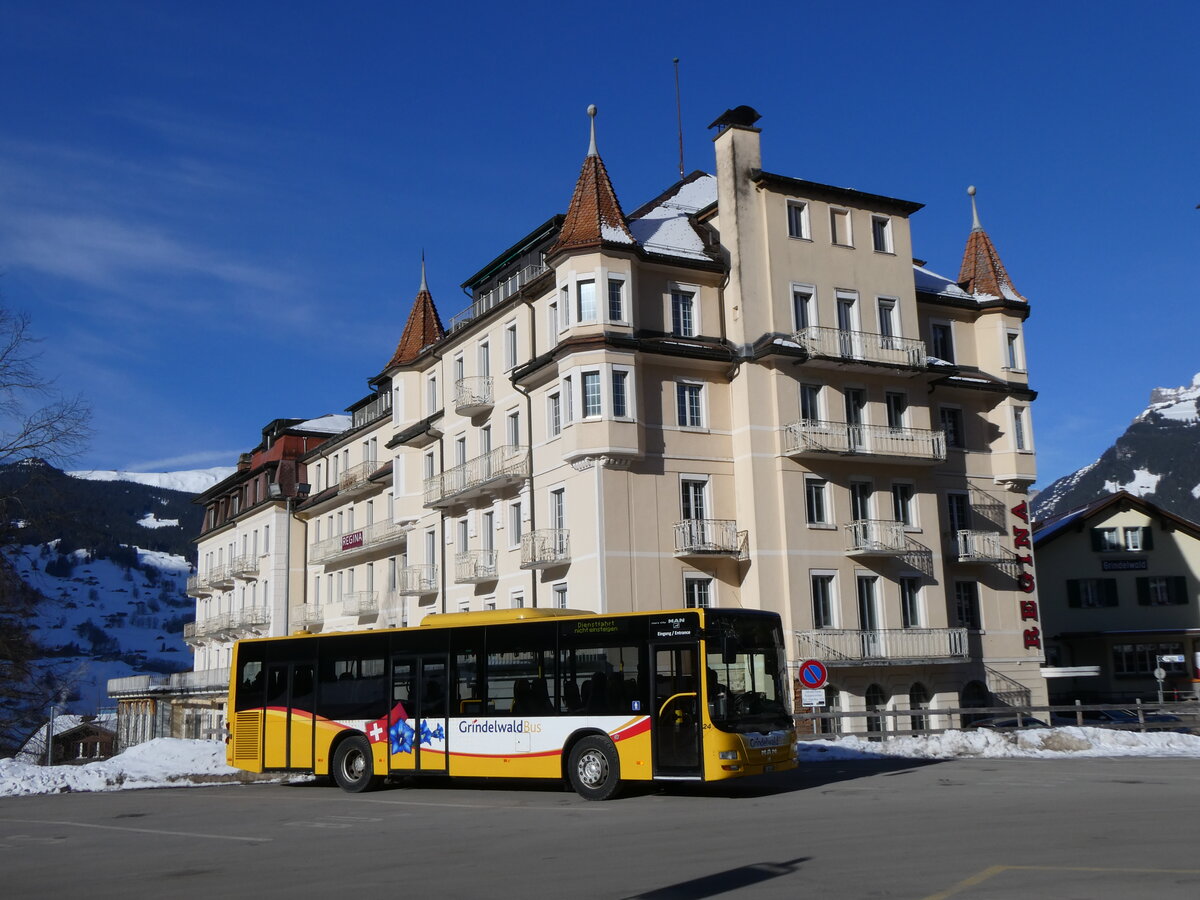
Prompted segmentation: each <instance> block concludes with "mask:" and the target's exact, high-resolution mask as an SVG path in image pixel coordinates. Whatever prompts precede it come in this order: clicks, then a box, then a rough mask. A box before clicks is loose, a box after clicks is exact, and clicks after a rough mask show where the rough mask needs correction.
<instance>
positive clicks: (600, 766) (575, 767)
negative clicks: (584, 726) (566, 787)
mask: <svg viewBox="0 0 1200 900" xmlns="http://www.w3.org/2000/svg"><path fill="white" fill-rule="evenodd" d="M567 778H568V780H569V781H570V782H571V787H573V788H574V789H575V793H577V794H578V795H579V796H580V797H583V798H584V799H585V800H608V799H610V798H612V797H615V796H616V794H617V790H618V788H620V786H621V760H620V759H619V758H618V756H617V748H616V747H614V746H613V743H612V741H610V740H609V739H608V738H606V737H600V736H599V735H591V736H589V737H585V738H583V739H582V740H581V741H580V742H579V743H577V744H576V745H575V746H574V747H573V748H572V749H571V756H570V760H569V762H568V764H567Z"/></svg>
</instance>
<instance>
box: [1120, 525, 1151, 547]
mask: <svg viewBox="0 0 1200 900" xmlns="http://www.w3.org/2000/svg"><path fill="white" fill-rule="evenodd" d="M1124 538H1125V549H1126V550H1129V551H1131V552H1134V553H1141V552H1142V551H1145V550H1153V549H1154V538H1153V535H1152V534H1151V532H1150V529H1149V528H1148V527H1141V528H1137V527H1134V528H1125V529H1124Z"/></svg>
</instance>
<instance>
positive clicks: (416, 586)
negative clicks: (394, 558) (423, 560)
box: [396, 565, 438, 597]
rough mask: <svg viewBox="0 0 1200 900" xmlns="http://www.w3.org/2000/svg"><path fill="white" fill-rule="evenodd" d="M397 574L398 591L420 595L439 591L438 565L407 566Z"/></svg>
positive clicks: (399, 592)
mask: <svg viewBox="0 0 1200 900" xmlns="http://www.w3.org/2000/svg"><path fill="white" fill-rule="evenodd" d="M396 575H397V584H396V593H397V594H402V595H404V596H406V597H419V596H424V595H426V594H436V593H437V592H438V569H437V566H430V565H420V566H405V567H404V568H403V569H401V570H400V571H399V572H397V573H396Z"/></svg>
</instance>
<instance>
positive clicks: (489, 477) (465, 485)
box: [424, 444, 529, 508]
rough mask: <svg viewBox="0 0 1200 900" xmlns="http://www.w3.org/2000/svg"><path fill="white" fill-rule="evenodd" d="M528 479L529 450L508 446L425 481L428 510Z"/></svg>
mask: <svg viewBox="0 0 1200 900" xmlns="http://www.w3.org/2000/svg"><path fill="white" fill-rule="evenodd" d="M528 477H529V448H528V447H523V446H521V445H519V444H506V445H505V446H503V447H497V448H496V449H495V450H493V451H491V452H490V453H485V454H483V455H482V456H477V457H475V458H474V459H471V460H467V462H465V463H463V464H462V465H458V466H455V467H454V468H453V469H447V470H446V471H445V472H443V473H442V474H441V475H434V476H433V477H432V478H426V479H425V484H424V488H425V506H427V507H431V508H437V507H441V506H450V505H452V504H453V503H455V502H459V501H463V500H467V499H470V498H471V497H475V496H479V495H481V494H485V493H489V492H491V491H495V490H499V489H500V488H502V487H505V486H507V485H510V484H515V483H516V482H518V481H524V480H525V479H526V478H528Z"/></svg>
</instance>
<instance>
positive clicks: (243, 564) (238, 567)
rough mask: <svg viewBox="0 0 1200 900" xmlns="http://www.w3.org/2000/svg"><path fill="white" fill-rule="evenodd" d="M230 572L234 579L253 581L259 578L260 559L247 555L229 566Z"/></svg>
mask: <svg viewBox="0 0 1200 900" xmlns="http://www.w3.org/2000/svg"><path fill="white" fill-rule="evenodd" d="M229 571H230V574H231V575H233V577H234V578H241V579H242V580H244V581H253V580H254V579H255V578H257V577H258V557H257V556H254V555H252V554H250V553H245V554H243V555H241V556H239V557H237V558H236V559H235V560H234V561H233V562H231V563H230V564H229Z"/></svg>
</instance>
